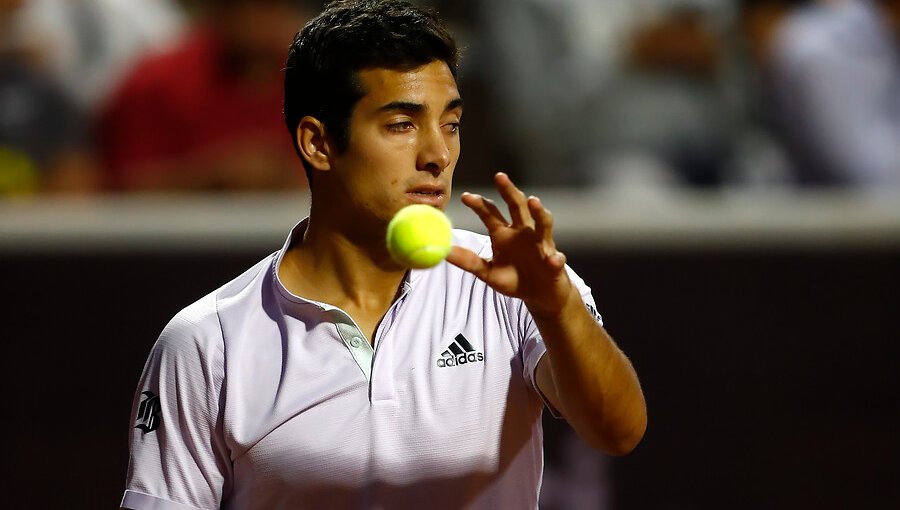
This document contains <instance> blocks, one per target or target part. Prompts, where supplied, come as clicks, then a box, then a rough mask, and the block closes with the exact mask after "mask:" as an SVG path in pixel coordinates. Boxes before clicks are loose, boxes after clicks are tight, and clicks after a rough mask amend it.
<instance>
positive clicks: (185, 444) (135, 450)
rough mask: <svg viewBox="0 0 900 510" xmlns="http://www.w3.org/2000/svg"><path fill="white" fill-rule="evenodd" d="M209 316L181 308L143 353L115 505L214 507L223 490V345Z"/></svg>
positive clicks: (227, 465) (171, 509)
mask: <svg viewBox="0 0 900 510" xmlns="http://www.w3.org/2000/svg"><path fill="white" fill-rule="evenodd" d="M193 306H194V308H197V306H196V305H193ZM211 315H212V316H211V317H206V318H204V317H198V316H197V314H196V313H193V314H192V313H191V308H188V309H185V311H182V312H181V313H179V314H178V315H177V316H176V317H175V318H174V319H172V321H171V322H170V323H169V324H168V325H167V326H166V328H165V329H164V330H163V332H162V334H161V335H160V337H159V340H157V342H156V344H155V345H154V346H153V349H152V350H151V352H150V356H149V358H148V360H147V363H146V365H145V366H144V371H143V374H142V375H141V379H140V382H139V384H138V388H137V391H136V394H135V399H134V405H133V408H132V412H131V420H132V421H131V432H130V447H131V451H130V458H129V465H128V474H127V479H126V491H125V495H124V497H123V499H122V507H123V508H130V509H134V510H151V509H152V510H187V509H218V508H219V506H220V504H221V501H222V499H223V496H224V495H226V494H227V492H228V491H229V489H230V484H231V482H230V480H231V461H230V455H229V452H228V448H227V446H226V442H225V440H224V435H223V433H222V406H223V396H222V395H223V393H222V387H223V378H224V352H223V350H224V348H223V342H222V335H221V328H220V327H219V326H218V321H217V320H216V319H215V314H214V313H213V314H211Z"/></svg>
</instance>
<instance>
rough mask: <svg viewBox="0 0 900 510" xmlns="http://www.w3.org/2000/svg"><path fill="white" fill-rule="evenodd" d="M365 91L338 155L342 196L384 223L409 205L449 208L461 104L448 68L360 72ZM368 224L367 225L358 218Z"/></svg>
mask: <svg viewBox="0 0 900 510" xmlns="http://www.w3.org/2000/svg"><path fill="white" fill-rule="evenodd" d="M357 77H358V80H359V82H360V84H361V85H362V87H363V90H364V91H365V96H364V97H363V98H362V99H360V100H359V102H358V103H357V104H356V106H355V107H354V109H353V113H352V115H351V117H350V127H349V133H350V138H349V143H348V145H347V148H346V150H344V151H343V152H341V153H340V154H338V155H336V156H334V157H333V158H332V160H331V163H332V172H333V173H332V176H331V178H330V179H333V180H334V181H335V185H336V186H335V187H331V189H332V190H333V191H335V192H336V194H340V195H342V196H331V197H325V199H326V200H337V201H341V202H343V203H345V204H352V206H349V207H348V208H350V209H352V210H353V211H354V214H363V215H364V216H365V217H367V218H369V219H372V220H375V221H377V222H379V223H381V222H384V223H386V222H387V221H389V220H390V218H391V217H392V216H393V215H394V213H396V212H397V211H398V210H400V208H402V207H403V206H406V205H409V204H414V203H423V204H429V205H433V206H436V207H439V208H441V209H443V208H444V207H445V206H446V205H447V202H448V200H449V197H450V187H451V181H452V177H453V170H454V168H455V167H456V162H457V160H458V159H459V150H460V145H459V121H460V117H461V116H462V100H461V99H460V96H459V90H458V89H457V88H456V80H455V79H454V78H453V75H452V74H451V73H450V69H449V68H448V67H447V64H446V63H444V62H442V61H434V62H431V63H430V64H426V65H424V66H422V67H419V68H416V69H414V70H412V71H395V70H389V69H380V68H379V69H370V70H364V71H360V72H359V73H357ZM360 219H362V218H360Z"/></svg>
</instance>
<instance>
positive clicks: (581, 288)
mask: <svg viewBox="0 0 900 510" xmlns="http://www.w3.org/2000/svg"><path fill="white" fill-rule="evenodd" d="M566 271H567V272H568V273H569V278H570V279H571V280H572V283H574V284H575V287H577V288H578V292H579V294H581V300H582V302H584V306H585V308H587V310H588V312H589V313H590V314H591V316H593V317H594V319H595V320H596V321H597V322H598V323H599V324H600V325H601V326H602V325H603V317H601V315H600V313H599V312H597V305H596V304H595V303H594V297H593V296H592V295H591V288H590V287H588V286H587V284H586V283H585V282H584V280H583V279H581V277H580V276H578V275H577V274H576V273H575V271H573V270H572V268H570V267H569V266H566ZM519 303H520V306H519V325H520V328H521V331H522V332H523V333H522V334H523V341H522V358H523V360H524V373H523V374H522V375H523V376H524V377H525V380H526V381H528V384H529V385H531V387H532V388H533V389H534V391H535V392H536V393H537V394H538V395H540V396H541V399H542V400H543V401H544V405H546V406H547V409H549V410H550V412H551V413H552V414H553V416H555V417H557V418H560V417H561V415H560V413H559V411H557V410H556V409H554V408H553V406H551V405H550V402H549V401H548V400H547V398H546V397H545V396H544V395H543V394H542V393H541V390H540V389H539V388H538V386H537V380H536V370H537V366H538V363H539V362H540V361H541V358H542V357H543V356H544V353H546V352H547V348H546V346H545V345H544V339H543V337H541V332H540V331H538V328H537V324H535V322H534V318H533V317H532V316H531V314H530V313H529V312H528V309H527V308H525V305H524V303H521V301H520V302H519Z"/></svg>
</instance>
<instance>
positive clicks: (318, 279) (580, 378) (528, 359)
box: [122, 0, 646, 509]
mask: <svg viewBox="0 0 900 510" xmlns="http://www.w3.org/2000/svg"><path fill="white" fill-rule="evenodd" d="M456 64H457V50H456V46H455V43H454V42H453V39H452V38H451V37H450V35H449V34H448V33H447V31H446V29H445V28H444V27H443V26H442V25H441V24H440V23H439V21H438V20H437V19H436V18H435V17H434V16H433V15H432V14H429V13H427V12H424V11H421V10H419V9H417V8H414V7H411V6H410V5H409V4H406V3H403V2H399V1H396V0H387V1H372V0H367V1H366V0H364V1H351V2H337V3H333V4H331V5H330V6H329V7H328V8H326V10H325V11H324V12H323V13H322V14H321V15H320V16H318V17H317V18H316V19H314V20H313V21H311V22H310V23H309V24H307V26H306V27H305V28H304V29H303V31H302V32H301V33H300V34H299V35H298V36H297V37H296V39H295V41H294V43H293V45H292V47H291V51H290V56H289V57H288V62H287V68H286V77H285V118H286V121H287V124H288V126H289V128H290V130H291V132H292V134H293V135H294V138H295V139H296V148H297V152H298V153H299V154H300V156H301V158H302V160H303V162H304V165H305V166H306V168H307V172H308V176H309V178H310V189H311V191H312V196H313V199H312V207H311V211H310V215H309V217H308V218H307V219H305V220H303V221H302V222H301V223H300V224H299V225H297V227H295V228H294V230H293V232H292V233H291V235H290V237H289V238H288V240H287V241H286V243H285V245H284V248H283V249H282V250H281V251H279V252H276V253H275V254H273V255H272V256H270V257H268V258H266V259H264V260H263V261H261V262H260V263H259V264H257V265H256V266H255V267H253V268H251V269H250V270H249V271H247V272H246V273H244V274H243V275H241V276H240V277H238V278H237V279H236V280H234V281H232V282H230V283H228V284H226V285H225V286H224V287H222V288H220V289H219V290H217V291H215V292H213V293H212V294H210V295H208V296H207V297H205V298H203V299H201V300H200V301H198V302H197V303H195V304H194V305H191V306H190V307H188V308H186V309H185V310H183V311H182V312H180V313H179V314H178V315H177V316H176V317H175V318H174V319H173V320H172V322H171V323H170V324H169V325H168V326H167V327H166V329H165V330H164V331H163V333H162V335H161V337H160V339H159V341H158V342H157V344H156V345H155V346H154V348H153V351H152V352H151V355H150V359H149V360H148V362H147V365H146V367H145V370H144V375H143V377H142V378H141V381H140V384H139V386H138V390H137V395H136V400H135V408H134V411H133V417H134V420H135V421H134V423H135V428H134V429H133V430H132V436H131V441H132V442H131V462H130V467H129V471H128V480H127V491H126V493H125V497H124V499H123V503H122V506H123V507H125V508H134V509H148V508H153V509H190V508H202V509H212V508H241V509H271V508H392V509H393V508H419V507H422V506H424V505H427V506H429V507H432V508H447V509H451V508H453V509H456V508H504V509H505V508H535V507H536V505H537V500H538V493H539V490H540V482H541V468H542V462H543V459H542V452H541V419H540V418H541V411H542V408H543V406H544V405H545V403H546V405H548V406H549V407H550V408H551V409H552V410H554V411H555V412H558V413H559V414H560V415H561V416H563V417H565V418H566V419H567V420H568V421H569V423H571V425H572V426H573V427H574V428H575V430H576V431H577V433H578V434H579V435H580V436H581V437H582V438H583V439H584V440H585V441H586V442H588V443H589V444H590V445H592V446H594V447H597V448H600V449H602V450H605V451H607V452H610V453H612V454H625V453H627V452H629V451H630V450H631V449H633V448H634V447H635V445H636V444H637V442H638V441H639V440H640V438H641V437H642V435H643V432H644V429H645V426H646V416H645V407H644V400H643V396H642V394H641V390H640V387H639V385H638V381H637V378H636V376H635V373H634V371H633V370H632V367H631V365H630V363H629V362H628V360H627V359H626V358H625V356H624V355H623V354H622V353H621V352H620V351H619V349H618V348H617V347H616V346H615V344H614V343H613V341H612V340H611V339H610V337H609V336H608V335H607V334H606V332H605V331H604V330H603V328H602V327H601V326H600V325H599V323H598V322H599V316H596V318H595V315H594V313H590V312H589V311H588V310H589V309H590V310H591V312H593V310H594V308H593V306H594V305H593V299H592V298H591V296H590V292H589V289H588V288H587V287H586V286H585V285H584V283H583V282H582V281H581V280H580V279H579V278H578V277H577V276H575V274H574V273H573V272H571V271H570V270H568V269H567V268H566V266H565V257H564V255H563V254H562V253H560V252H558V251H557V250H556V248H555V246H554V243H553V237H552V218H551V216H550V213H549V212H548V211H547V210H546V209H544V207H543V205H542V204H541V202H540V200H538V199H537V198H534V197H525V195H524V194H523V193H522V192H521V191H519V190H518V189H517V188H516V187H515V186H514V185H513V183H512V182H510V180H509V178H508V177H507V176H506V175H504V174H497V176H496V179H495V182H496V185H497V189H498V191H499V192H500V194H501V195H502V196H503V198H504V200H505V201H506V202H507V204H508V206H509V212H510V215H511V219H510V221H507V220H506V219H505V218H504V216H503V214H502V213H501V211H500V209H499V208H498V207H497V206H496V205H495V204H493V203H492V202H490V201H489V200H487V199H485V198H483V197H481V196H477V195H473V194H463V196H462V200H463V202H464V203H465V204H466V205H467V206H469V207H470V208H471V209H472V210H473V211H474V212H475V213H476V214H477V215H478V216H479V217H480V218H481V219H482V221H483V222H484V224H485V226H486V227H487V229H488V231H489V232H490V234H491V236H490V238H488V237H486V236H481V235H477V234H473V233H471V232H466V231H461V230H456V231H454V244H455V246H454V247H453V250H452V252H451V254H450V256H449V257H448V260H447V262H448V263H442V264H440V265H438V266H436V267H434V268H432V269H429V270H412V271H406V270H404V269H403V268H401V267H398V266H397V265H396V264H395V263H394V262H392V261H391V258H390V256H389V255H388V253H387V250H386V248H385V244H384V235H385V229H386V226H387V223H388V221H389V220H390V219H391V217H392V216H393V215H394V213H396V212H397V211H398V210H399V209H400V208H401V207H403V206H405V205H407V204H411V203H424V204H430V205H433V206H436V207H444V206H445V205H446V204H447V201H448V200H449V197H450V191H451V178H452V175H453V170H454V167H455V165H456V161H457V158H458V157H459V149H460V143H459V122H460V118H461V116H462V100H461V98H460V95H459V91H458V90H457V87H456V78H455V73H456Z"/></svg>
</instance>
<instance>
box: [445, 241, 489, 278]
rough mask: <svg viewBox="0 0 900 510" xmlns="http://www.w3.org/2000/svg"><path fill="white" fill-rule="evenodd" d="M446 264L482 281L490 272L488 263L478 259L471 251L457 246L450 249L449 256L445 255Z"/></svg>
mask: <svg viewBox="0 0 900 510" xmlns="http://www.w3.org/2000/svg"><path fill="white" fill-rule="evenodd" d="M447 262H449V263H451V264H453V265H454V266H456V267H458V268H460V269H462V270H463V271H468V272H470V273H472V274H474V275H475V276H476V277H477V278H479V279H481V280H484V279H486V278H487V276H488V273H489V272H490V269H491V265H490V262H488V261H486V260H484V259H483V258H481V257H479V256H478V254H477V253H475V252H474V251H472V250H467V249H465V248H461V247H459V246H453V247H451V248H450V254H449V255H447Z"/></svg>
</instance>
